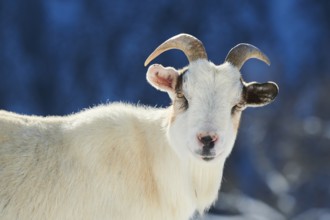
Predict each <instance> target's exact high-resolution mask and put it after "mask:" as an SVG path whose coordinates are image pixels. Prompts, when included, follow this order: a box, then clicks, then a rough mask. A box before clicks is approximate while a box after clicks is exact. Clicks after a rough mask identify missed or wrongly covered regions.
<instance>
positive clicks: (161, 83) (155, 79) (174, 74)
mask: <svg viewBox="0 0 330 220" xmlns="http://www.w3.org/2000/svg"><path fill="white" fill-rule="evenodd" d="M178 76H179V72H178V71H177V70H176V69H174V68H173V67H163V66H162V65H160V64H153V65H151V66H150V67H149V69H148V71H147V80H148V82H149V83H150V84H151V85H152V86H153V87H155V88H156V89H158V90H161V91H163V92H167V93H170V95H171V94H173V93H174V92H175V86H176V82H177V79H178Z"/></svg>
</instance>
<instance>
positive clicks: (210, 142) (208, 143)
mask: <svg viewBox="0 0 330 220" xmlns="http://www.w3.org/2000/svg"><path fill="white" fill-rule="evenodd" d="M216 140H217V137H212V136H209V135H208V136H204V137H200V138H199V141H200V142H201V143H202V144H203V145H204V146H211V145H212V146H213V145H214V142H216Z"/></svg>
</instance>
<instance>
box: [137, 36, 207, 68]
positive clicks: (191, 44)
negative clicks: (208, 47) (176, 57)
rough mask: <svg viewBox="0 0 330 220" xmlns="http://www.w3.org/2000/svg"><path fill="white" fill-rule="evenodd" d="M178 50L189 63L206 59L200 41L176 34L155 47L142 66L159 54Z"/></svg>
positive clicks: (192, 37)
mask: <svg viewBox="0 0 330 220" xmlns="http://www.w3.org/2000/svg"><path fill="white" fill-rule="evenodd" d="M171 49H178V50H181V51H183V52H184V54H185V55H186V57H187V58H188V60H189V62H192V61H195V60H197V59H207V54H206V52H205V48H204V46H203V44H202V42H201V41H200V40H198V39H197V38H195V37H194V36H191V35H189V34H178V35H176V36H174V37H172V38H170V39H168V40H167V41H165V42H164V43H162V44H161V45H160V46H159V47H157V48H156V49H155V50H154V52H152V53H151V54H150V56H149V57H148V58H147V59H146V61H145V62H144V66H147V65H148V64H149V63H150V62H151V61H152V60H153V59H155V58H156V57H157V56H159V55H160V54H161V53H163V52H165V51H167V50H171Z"/></svg>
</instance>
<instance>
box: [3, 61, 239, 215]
mask: <svg viewBox="0 0 330 220" xmlns="http://www.w3.org/2000/svg"><path fill="white" fill-rule="evenodd" d="M157 68H158V67H157ZM157 68H156V70H157ZM159 68H160V69H158V70H162V71H163V70H164V69H165V70H164V71H163V72H162V74H160V77H167V71H166V68H164V67H159ZM154 70H155V67H151V69H150V68H149V71H148V73H147V78H148V80H149V82H150V83H151V84H152V85H153V86H155V87H156V88H160V89H161V90H164V91H167V92H168V93H169V95H170V96H171V98H172V99H175V95H174V94H175V92H174V84H173V85H171V86H170V87H169V88H167V87H161V85H157V84H156V83H155V79H157V78H154V77H153V76H152V74H155V72H156V71H154ZM167 70H169V72H170V73H169V74H170V76H171V77H173V80H176V77H178V76H179V72H178V71H177V70H175V69H173V68H167ZM239 79H240V74H239V71H238V70H237V69H236V68H234V67H232V66H231V65H229V64H227V63H225V64H223V65H221V66H215V65H214V64H212V63H210V62H208V61H205V60H200V61H195V62H192V63H191V64H190V66H189V71H188V73H187V74H185V76H184V84H183V92H184V93H185V95H186V96H187V99H188V101H189V108H188V109H187V110H186V111H182V112H177V111H175V109H174V107H173V106H170V107H169V108H166V109H157V108H149V107H143V106H132V105H128V104H122V103H114V104H110V105H104V106H98V107H95V108H92V109H88V110H85V111H82V112H80V113H77V114H73V115H70V116H65V117H46V118H42V117H36V116H25V115H18V114H15V113H10V112H6V111H0V219H1V220H11V219H19V220H21V219H34V220H39V219H40V220H44V219H48V220H53V219H58V220H65V219H68V220H75V219H79V220H81V219H86V220H87V219H111V220H116V219H118V220H121V219H146V220H149V219H157V220H161V219H165V220H168V219H171V220H175V219H188V218H189V217H191V216H192V215H193V214H194V212H195V211H196V210H198V211H199V212H203V211H204V210H206V209H208V208H209V207H210V206H211V205H212V203H213V202H214V201H215V199H216V198H217V195H218V190H219V188H220V183H221V178H222V171H223V166H224V162H225V159H226V157H227V156H228V155H229V153H230V152H231V150H232V147H233V144H234V141H235V137H236V132H237V127H236V126H235V123H234V122H233V121H235V120H236V121H237V120H239V117H240V116H237V117H238V119H233V118H232V117H231V115H230V110H231V108H232V106H233V105H234V104H235V103H236V102H237V101H238V99H239V96H240V92H241V89H242V88H241V83H240V80H239ZM175 82H176V81H175ZM201 131H206V132H208V131H213V132H216V133H217V134H218V135H219V138H220V139H221V140H219V141H218V142H217V144H216V146H215V153H216V158H215V159H214V160H212V161H207V162H206V161H203V160H202V159H200V158H198V156H196V154H195V153H194V152H195V151H196V149H198V148H199V147H200V146H199V143H198V141H197V140H196V135H197V134H198V133H199V132H201Z"/></svg>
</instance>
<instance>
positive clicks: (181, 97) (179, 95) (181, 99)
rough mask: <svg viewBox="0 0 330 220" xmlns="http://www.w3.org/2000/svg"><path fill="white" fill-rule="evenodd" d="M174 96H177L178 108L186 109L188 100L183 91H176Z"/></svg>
mask: <svg viewBox="0 0 330 220" xmlns="http://www.w3.org/2000/svg"><path fill="white" fill-rule="evenodd" d="M176 97H177V98H178V101H179V103H180V107H179V108H180V109H184V110H186V109H188V106H189V104H188V100H187V98H186V96H185V95H184V94H183V92H177V94H176Z"/></svg>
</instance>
